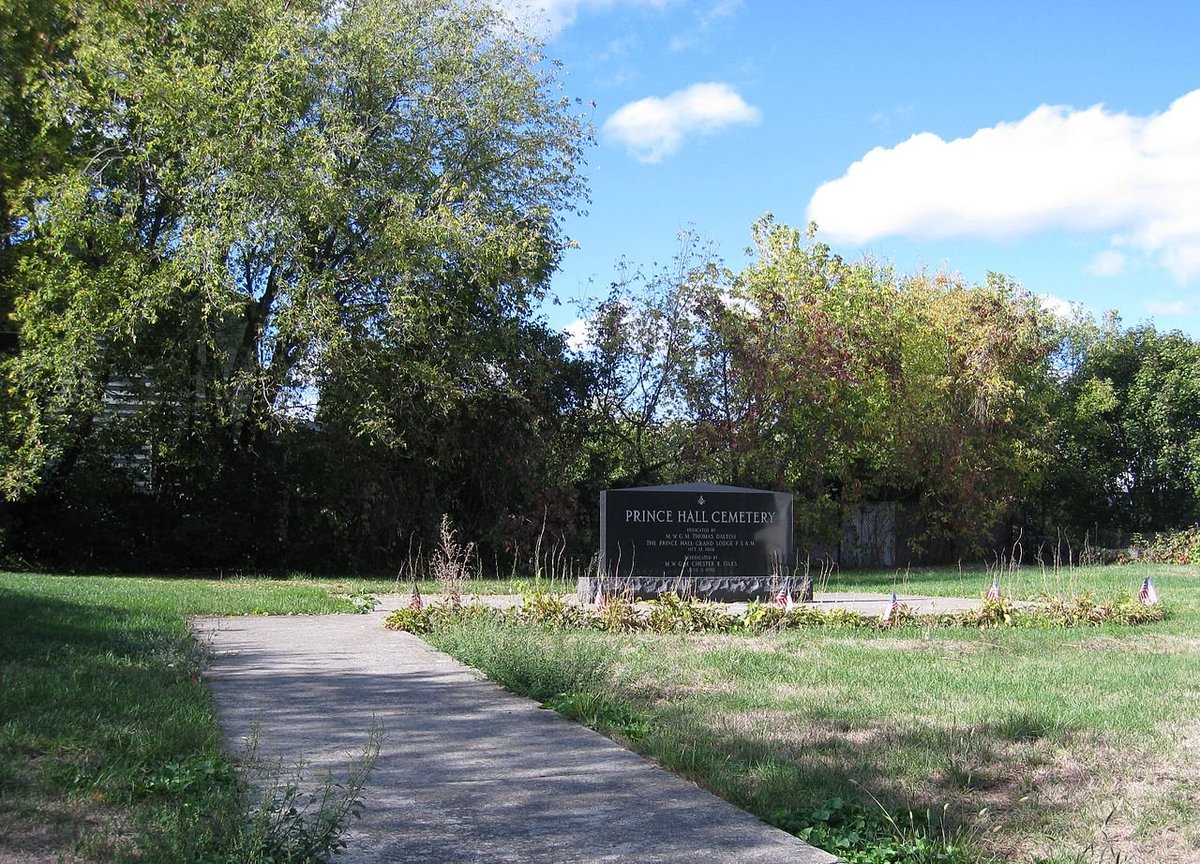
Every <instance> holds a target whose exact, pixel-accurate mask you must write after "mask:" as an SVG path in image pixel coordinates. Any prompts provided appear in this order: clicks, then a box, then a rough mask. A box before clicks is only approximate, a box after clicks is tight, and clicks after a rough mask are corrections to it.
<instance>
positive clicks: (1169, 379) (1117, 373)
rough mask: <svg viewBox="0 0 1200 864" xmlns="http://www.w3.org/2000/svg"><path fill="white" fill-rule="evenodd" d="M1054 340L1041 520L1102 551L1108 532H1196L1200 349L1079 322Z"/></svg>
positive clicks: (1150, 331) (1154, 334) (1140, 331)
mask: <svg viewBox="0 0 1200 864" xmlns="http://www.w3.org/2000/svg"><path fill="white" fill-rule="evenodd" d="M1062 336H1063V343H1062V344H1063V350H1062V352H1061V354H1060V357H1059V366H1060V370H1061V373H1062V391H1061V399H1060V402H1059V411H1058V427H1057V428H1058V432H1059V458H1058V459H1057V460H1056V461H1055V463H1054V466H1053V470H1052V471H1051V472H1050V473H1049V475H1048V478H1047V479H1048V485H1047V487H1046V488H1045V489H1044V490H1043V493H1042V500H1041V502H1040V503H1041V504H1043V507H1042V511H1043V514H1044V515H1043V519H1045V520H1046V521H1048V522H1053V523H1056V524H1057V525H1058V526H1060V527H1063V528H1068V529H1073V531H1074V533H1075V534H1076V535H1082V534H1084V533H1085V532H1088V533H1090V534H1091V536H1092V542H1097V539H1098V540H1099V542H1101V543H1104V544H1107V543H1109V542H1111V541H1112V540H1115V539H1117V538H1115V537H1114V536H1113V533H1114V532H1115V533H1116V534H1120V533H1121V532H1126V533H1127V532H1133V531H1141V532H1146V531H1161V530H1167V529H1173V528H1180V527H1185V526H1189V525H1191V524H1192V523H1194V522H1195V521H1196V520H1197V519H1198V518H1200V344H1197V343H1196V341H1194V340H1192V339H1190V338H1188V337H1187V336H1185V335H1184V334H1182V333H1180V332H1178V331H1173V332H1167V333H1162V332H1159V331H1158V330H1157V329H1156V328H1155V327H1154V326H1153V325H1151V324H1141V325H1138V326H1135V327H1131V328H1125V327H1123V326H1121V323H1120V321H1119V319H1118V318H1117V317H1116V316H1115V315H1109V316H1107V317H1105V318H1104V319H1103V320H1101V321H1099V322H1097V321H1095V320H1094V319H1093V318H1092V317H1091V316H1090V315H1087V314H1085V313H1084V314H1078V315H1076V317H1075V319H1074V320H1073V321H1070V322H1068V323H1066V324H1065V325H1063V327H1062ZM1097 533H1099V534H1100V535H1101V536H1100V537H1099V538H1097V537H1096V534H1097Z"/></svg>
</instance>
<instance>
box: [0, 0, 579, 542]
mask: <svg viewBox="0 0 1200 864" xmlns="http://www.w3.org/2000/svg"><path fill="white" fill-rule="evenodd" d="M10 5H11V8H10ZM10 5H6V6H5V7H4V10H3V13H2V14H3V16H4V17H3V21H0V23H4V24H5V33H6V34H7V33H9V25H11V27H12V29H13V31H14V33H15V35H17V36H18V37H19V38H17V39H16V40H15V41H14V42H13V43H12V44H9V43H8V42H7V40H6V44H5V49H4V50H5V52H6V53H5V59H6V60H8V59H12V60H13V62H14V64H16V66H17V69H16V70H14V73H13V77H12V78H11V79H10V77H9V74H8V68H7V64H6V69H5V74H4V76H2V78H0V105H2V106H3V109H4V111H5V119H6V120H8V119H13V120H17V119H21V120H22V123H21V124H16V125H14V126H12V127H10V126H8V125H7V124H6V125H5V128H4V132H5V136H6V138H7V136H8V133H9V132H10V131H11V132H12V134H14V135H19V136H20V138H21V142H24V143H22V145H21V146H20V147H16V146H14V150H13V151H11V152H12V154H13V155H14V156H17V155H19V156H22V157H23V156H25V155H27V153H28V151H29V147H26V146H25V145H26V144H28V145H29V146H30V147H32V146H34V145H37V146H38V147H42V148H44V149H45V153H46V158H32V157H31V158H29V159H28V160H27V161H25V160H23V161H22V166H23V167H21V168H20V170H19V171H17V169H16V168H15V167H13V166H9V165H8V160H9V155H10V151H9V150H8V148H7V147H5V148H3V150H4V154H5V155H4V157H3V159H2V160H0V161H3V163H4V166H3V170H2V171H0V197H2V198H3V202H2V203H3V204H4V205H5V206H2V207H0V213H2V214H3V224H0V229H3V232H4V233H3V238H2V241H3V243H2V244H0V248H3V250H4V261H3V262H0V264H2V265H3V266H0V313H2V314H3V317H4V319H5V328H6V329H7V328H8V327H9V326H10V325H11V326H12V327H15V328H16V329H17V330H19V344H20V350H19V351H11V352H10V351H7V350H6V351H4V352H0V381H2V383H3V387H0V412H3V418H4V422H3V423H0V457H3V458H2V459H0V464H2V466H3V468H2V470H0V494H3V496H4V497H5V498H9V499H15V498H21V499H29V500H31V499H32V498H34V497H36V498H37V499H38V500H37V505H36V506H34V505H33V504H30V505H29V506H28V507H27V508H26V510H23V511H21V513H20V515H21V516H22V517H23V519H22V524H21V528H22V529H23V531H22V535H23V539H25V540H26V541H27V544H28V546H30V547H32V548H33V549H34V550H35V551H36V552H40V553H44V551H45V550H47V549H49V550H53V549H55V548H56V547H58V548H61V547H63V546H64V545H65V544H62V543H60V542H58V541H59V540H60V539H61V538H62V537H64V536H73V537H75V538H77V539H76V542H75V543H74V544H71V546H74V547H80V546H82V547H85V548H84V549H83V550H81V551H76V552H75V556H76V558H77V559H80V558H86V557H87V554H88V553H89V552H92V553H93V556H94V559H95V560H100V561H105V562H106V563H107V562H113V563H125V564H128V563H130V562H132V561H134V560H139V559H140V560H139V564H140V565H141V566H146V562H145V558H146V557H147V556H152V555H158V556H160V560H161V561H163V562H164V563H175V564H177V565H178V563H186V564H187V565H189V566H195V565H197V564H205V563H210V561H211V563H213V564H214V566H237V565H243V564H244V563H245V562H246V561H247V560H257V561H258V562H260V565H261V562H265V561H271V562H272V563H273V565H275V566H280V564H281V560H282V559H285V557H286V556H288V555H289V554H291V555H292V556H293V557H292V559H291V560H292V561H296V560H297V559H299V560H300V561H304V559H303V558H299V556H296V555H295V553H294V552H291V550H293V549H295V550H303V552H305V553H306V554H307V555H309V556H310V557H309V559H308V561H307V562H305V563H306V564H307V566H312V557H313V556H314V555H316V554H319V553H317V552H316V550H319V549H321V548H322V547H324V548H326V549H336V550H337V551H335V552H333V553H326V554H327V555H328V556H329V560H338V559H341V560H342V561H343V562H345V561H346V560H347V555H348V553H349V554H350V555H351V557H356V558H359V559H363V558H373V559H375V560H376V561H385V560H387V559H388V553H389V552H392V551H394V549H393V548H392V547H393V546H394V545H396V544H397V543H398V542H399V541H400V538H398V537H397V536H395V535H396V529H395V525H396V524H397V522H400V521H402V522H404V523H406V524H408V525H409V526H412V527H410V528H409V530H413V529H414V528H415V529H416V530H418V531H421V532H424V533H425V534H426V537H428V536H429V535H430V534H432V533H433V532H434V531H435V530H436V527H437V526H436V523H434V524H426V522H425V521H423V519H424V517H423V514H425V513H427V512H435V513H437V512H443V511H447V512H449V511H453V512H456V513H458V512H461V511H466V515H467V516H468V517H469V518H468V519H467V520H463V521H462V522H461V523H460V524H463V523H465V527H468V528H469V529H470V530H471V534H472V536H479V535H482V534H484V533H485V531H490V532H495V533H496V534H497V535H498V536H495V537H489V538H488V539H489V540H493V541H494V542H495V544H496V546H497V547H500V546H501V545H502V544H503V542H504V540H505V539H507V538H505V537H503V536H499V534H500V532H499V530H498V529H499V528H500V527H501V526H504V525H506V524H510V523H511V524H518V523H521V522H522V520H530V521H531V520H532V519H533V518H534V517H533V514H534V512H536V513H537V514H538V515H541V514H542V512H543V507H542V499H541V498H537V500H536V503H535V497H536V496H538V495H539V493H546V495H543V497H547V496H552V497H555V498H557V499H558V500H559V501H561V502H564V503H563V504H562V508H563V512H561V513H557V514H553V515H554V516H555V517H556V518H557V519H558V521H560V522H564V523H566V522H569V521H571V519H572V518H573V515H574V514H573V511H571V510H570V509H569V508H568V507H567V503H566V502H570V500H571V496H570V494H569V492H566V493H564V492H561V491H559V492H557V493H556V492H555V489H559V490H561V489H562V488H563V487H565V488H567V489H569V486H566V483H565V481H564V477H565V472H564V471H562V470H560V466H561V464H562V462H563V460H564V459H565V458H567V456H568V455H569V453H570V450H571V448H572V446H573V445H572V444H571V442H570V435H571V433H570V427H571V423H572V421H571V416H572V414H571V412H572V410H573V409H574V408H575V407H576V405H577V404H582V403H584V402H585V401H586V400H585V398H583V395H582V394H583V392H584V390H585V389H586V372H585V370H584V368H583V365H582V364H580V363H578V362H575V361H574V360H572V359H571V358H569V357H568V356H567V355H566V354H565V345H564V343H563V340H562V338H561V337H560V336H559V335H558V334H556V333H554V332H552V331H550V330H549V329H548V328H547V327H546V326H545V325H544V324H542V323H540V322H538V321H536V320H534V318H533V316H532V311H531V310H532V308H533V305H534V304H535V302H536V300H537V299H538V298H539V297H540V296H541V293H542V292H543V291H544V289H545V286H546V284H547V280H548V278H549V275H550V273H551V272H552V271H553V269H554V267H555V266H556V264H557V261H558V258H559V255H560V254H561V253H562V251H563V250H564V249H565V248H566V246H567V244H568V242H569V241H568V240H567V238H566V237H565V235H564V233H563V230H562V226H561V222H560V220H561V217H562V214H563V213H564V212H569V211H570V210H571V209H572V208H573V207H574V206H575V202H576V201H577V200H578V199H579V198H580V197H581V196H582V194H583V183H582V179H581V176H580V173H579V171H580V166H581V160H582V152H583V148H585V147H586V146H587V145H588V143H589V142H590V130H589V128H588V126H587V122H586V120H585V119H584V118H583V117H582V116H581V114H580V113H579V110H578V108H577V107H576V106H575V105H574V103H571V102H570V101H569V100H566V99H564V98H563V97H562V96H561V94H560V93H559V92H558V89H559V85H558V82H557V81H556V80H555V77H554V76H555V71H554V67H553V66H552V65H551V64H547V63H545V62H543V57H542V54H541V50H540V46H539V45H538V44H537V42H536V40H534V39H531V38H529V37H527V36H525V35H523V34H521V33H519V32H518V31H517V29H516V28H515V27H512V26H508V25H507V24H504V25H503V26H501V21H500V19H499V17H498V16H499V15H501V14H503V13H501V12H498V11H497V10H496V9H495V8H494V7H493V6H492V5H490V4H487V3H484V2H464V3H453V4H449V5H447V4H445V3H442V2H439V0H417V2H398V0H367V2H360V3H354V4H351V5H349V6H342V5H339V4H335V3H331V2H326V0H304V2H300V3H292V2H283V0H267V2H244V0H237V2H233V3H227V4H220V5H216V6H214V5H211V4H209V5H200V6H195V5H180V4H177V3H167V2H159V0H151V2H148V3H143V4H136V5H130V4H112V3H102V2H94V0H85V2H81V3H78V4H72V5H70V6H60V4H57V3H48V4H26V3H16V4H10ZM10 11H11V17H12V20H11V21H10V20H9V13H10ZM10 49H11V52H12V57H11V58H10V57H9V56H8V54H9V52H10ZM60 54H61V56H60ZM18 85H19V86H18ZM51 95H52V97H53V98H49V97H50V96H51ZM18 125H20V127H21V128H20V129H18V128H17V126H18ZM51 131H54V132H56V133H57V132H59V131H61V132H65V133H67V141H66V143H65V144H64V145H62V146H61V152H59V149H60V148H59V147H58V145H56V144H54V142H53V140H52V139H53V136H52V135H51V134H50V132H51ZM39 142H40V143H39ZM52 145H53V146H52ZM52 151H53V152H52ZM55 154H57V155H55ZM51 155H53V156H54V158H50V156H51ZM10 167H13V171H14V172H16V173H13V172H10V171H9V170H8V169H9V168H10ZM18 175H19V176H18ZM10 216H11V217H12V218H11V219H10V218H9V217H10ZM4 347H5V348H8V347H12V346H8V345H7V343H6V345H5V346H4ZM314 419H315V420H317V421H319V423H320V429H319V430H315V429H313V428H310V426H309V425H307V421H311V420H314ZM482 430H486V431H487V434H486V435H483V434H480V433H481V431H482ZM485 439H486V442H488V443H489V444H490V445H492V446H490V447H485V446H481V445H480V441H483V440H485ZM468 441H470V442H474V449H475V451H477V452H474V453H472V458H470V459H463V458H462V456H461V454H463V453H464V452H466V451H467V449H468V448H467V447H466V446H465V443H466V442H468ZM518 442H519V443H518ZM542 444H544V445H545V446H541V445H542ZM450 454H457V455H454V456H453V457H452V458H451V455H450ZM485 478H486V479H485ZM497 482H502V483H503V484H504V487H505V488H506V489H507V490H508V494H507V495H504V496H501V497H500V498H499V499H498V498H497V496H496V495H494V494H493V493H494V486H491V485H489V484H494V483H497ZM522 485H524V487H525V488H524V492H523V494H521V493H519V492H518V488H519V487H521V486H522ZM401 490H402V491H401ZM419 490H425V492H424V493H421V492H420V491H419ZM147 499H148V500H147ZM131 502H133V503H131ZM214 502H216V503H214ZM413 502H416V503H413ZM439 503H442V504H446V505H448V506H444V507H440V508H438V507H437V505H438V504H439ZM449 505H453V506H449ZM78 511H87V512H85V513H84V514H83V516H82V518H76V517H75V516H74V515H73V513H74V512H78ZM146 511H149V512H150V513H153V514H154V518H147V512H146ZM397 517H400V518H397ZM552 524H553V523H552ZM89 526H98V527H92V528H90V529H89ZM479 528H482V529H484V530H476V529H479ZM80 529H83V530H85V531H88V533H86V534H81V532H80ZM192 531H195V532H197V533H196V534H195V535H192V534H191V533H190V532H192ZM109 536H112V537H122V538H128V539H125V540H123V541H122V542H123V543H124V544H125V545H124V546H123V547H118V548H104V547H103V546H102V545H101V544H102V543H103V542H104V538H106V537H109ZM199 537H207V540H206V542H205V543H200V542H197V540H198V538H199ZM214 537H216V538H221V540H220V542H219V543H218V542H214V540H213V538H214ZM521 539H524V537H522V538H521ZM93 543H94V544H95V548H93V549H88V548H87V547H89V546H92V545H93ZM114 545H115V544H114ZM355 550H357V551H355ZM72 551H74V550H72ZM181 553H182V554H181ZM275 553H280V554H275ZM206 557H207V558H208V560H204V559H205V558H206ZM197 559H201V560H197ZM152 563H153V562H152ZM289 563H291V562H290V561H284V562H283V563H282V566H288V565H289ZM343 566H345V565H344V563H343Z"/></svg>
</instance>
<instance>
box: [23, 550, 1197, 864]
mask: <svg viewBox="0 0 1200 864" xmlns="http://www.w3.org/2000/svg"><path fill="white" fill-rule="evenodd" d="M1147 574H1149V575H1152V576H1153V578H1154V579H1155V582H1156V585H1157V587H1158V589H1159V592H1160V595H1161V596H1162V597H1163V599H1164V600H1165V601H1166V603H1167V604H1168V605H1169V608H1170V610H1171V612H1172V615H1171V617H1170V618H1168V620H1166V621H1164V622H1161V623H1157V624H1152V625H1147V626H1142V627H1118V626H1106V627H1101V628H1080V629H1071V630H1050V629H1028V630H989V631H965V630H931V631H928V632H926V631H925V630H924V629H923V628H922V627H920V626H911V627H905V628H900V629H894V630H890V631H883V632H874V631H857V630H856V631H852V630H803V631H788V632H784V633H779V634H769V635H759V636H753V637H742V636H692V637H686V636H655V635H647V634H639V635H628V636H617V635H607V634H603V633H595V632H590V633H571V634H565V633H552V632H548V631H545V630H540V629H536V628H517V629H514V628H508V629H507V630H504V631H499V630H488V629H480V628H478V627H477V628H475V629H474V631H471V632H459V633H453V632H446V633H441V634H437V635H436V636H435V637H434V638H435V639H436V640H437V641H438V643H439V644H442V645H443V646H444V647H447V648H449V649H451V650H453V651H454V652H455V653H458V654H459V655H460V656H462V657H464V658H465V659H467V660H468V661H470V662H473V663H475V664H476V665H478V666H480V667H481V668H485V669H491V671H492V674H494V675H496V677H498V678H499V679H500V680H508V681H509V683H511V684H512V685H513V686H514V688H515V689H524V690H526V691H527V692H533V693H535V695H537V696H539V698H542V699H544V700H547V701H549V702H551V703H552V704H555V705H556V706H557V707H559V708H560V709H561V710H563V711H564V713H567V714H568V715H570V716H575V717H578V718H579V719H581V720H583V721H585V722H589V723H591V724H592V725H596V726H598V727H600V728H604V729H606V730H607V731H609V732H610V734H613V735H614V736H615V737H618V738H622V739H624V740H625V741H627V742H628V743H630V744H631V746H633V747H635V748H636V749H639V750H641V751H642V752H644V753H646V754H648V755H650V756H651V757H653V758H655V759H657V760H659V761H660V762H662V763H663V764H665V765H667V766H669V767H671V768H672V769H674V770H676V771H679V772H680V773H683V774H685V775H688V776H690V777H693V778H695V779H696V780H697V781H698V782H700V783H702V784H703V785H705V786H708V787H709V788H712V789H714V790H715V791H717V792H719V793H720V794H722V795H724V796H725V797H727V798H729V799H730V800H733V801H735V802H736V803H738V804H740V805H742V806H744V807H747V808H748V809H750V810H753V811H755V812H758V813H760V814H762V815H763V816H764V817H765V818H768V819H771V820H773V821H775V822H777V823H778V824H781V825H784V826H785V827H789V828H791V829H792V830H797V831H803V830H806V829H805V826H806V825H807V826H811V825H812V824H813V822H814V819H815V820H816V821H817V822H819V823H820V822H821V820H822V819H823V820H825V822H824V823H822V824H825V823H827V824H828V825H834V824H835V823H837V826H838V831H839V832H840V833H838V834H837V836H840V837H845V836H846V835H847V833H848V832H852V830H853V829H854V825H855V824H856V823H855V819H858V818H859V816H860V814H863V813H868V814H876V815H874V816H872V818H873V819H874V821H875V822H879V821H880V818H879V817H878V815H877V814H879V813H882V810H881V809H880V805H881V806H882V808H886V810H887V811H888V813H889V814H891V815H892V816H893V817H894V818H896V819H897V821H898V822H899V823H901V824H900V827H901V828H903V827H904V823H905V820H906V819H907V816H906V814H907V813H908V812H909V811H913V812H914V813H915V814H917V815H916V817H915V818H916V819H917V821H918V822H920V823H927V822H932V823H933V824H934V825H935V829H936V832H941V831H943V830H944V831H945V832H947V836H949V837H951V838H952V839H953V838H955V837H956V836H958V835H956V834H955V832H956V831H961V832H962V837H963V839H964V843H963V844H961V845H962V847H963V848H964V849H965V850H967V852H969V853H970V855H971V856H972V857H971V858H970V859H964V858H961V857H959V858H954V859H951V858H948V857H942V858H938V857H936V850H935V851H933V852H930V854H929V855H928V856H927V857H925V858H921V859H916V858H913V859H908V860H922V861H929V862H948V861H952V860H953V861H961V860H988V858H989V857H990V858H993V859H998V860H1017V861H1053V862H1079V864H1083V862H1087V864H1101V862H1103V864H1116V861H1117V857H1116V856H1117V855H1118V854H1120V855H1122V856H1123V857H1122V858H1121V859H1120V860H1121V861H1126V862H1137V861H1146V862H1178V864H1182V862H1194V861H1198V860H1200V570H1197V569H1195V568H1188V567H1155V568H1150V567H1126V568H1115V567H1114V568H1094V569H1076V570H1070V571H1061V572H1053V571H1042V570H1040V569H1038V568H1034V569H1026V570H1023V571H1020V572H1018V573H1013V574H1005V576H1004V581H1003V582H1002V587H1003V588H1004V589H1005V592H1006V593H1010V594H1013V595H1014V596H1016V597H1018V598H1024V597H1032V596H1035V595H1037V594H1040V593H1042V592H1043V591H1049V592H1050V593H1056V594H1068V593H1080V592H1082V591H1085V590H1091V591H1093V592H1094V593H1096V594H1097V595H1098V596H1103V595H1106V594H1109V593H1112V592H1114V591H1120V592H1122V593H1128V592H1131V591H1133V590H1135V589H1136V587H1137V585H1138V583H1140V581H1141V579H1142V577H1143V576H1144V575H1147ZM989 580H990V576H988V575H987V574H986V573H984V572H983V571H982V570H966V571H959V570H938V571H919V572H918V571H914V572H911V573H903V572H901V573H895V572H887V573H883V572H875V573H844V574H835V576H834V577H832V578H831V579H830V581H829V583H828V584H827V585H826V586H824V587H825V589H826V590H831V591H833V590H837V591H888V590H891V588H892V587H893V585H895V586H896V587H897V589H898V590H899V591H900V592H901V593H913V594H940V595H960V596H961V595H965V596H978V595H979V594H980V593H982V591H983V590H984V588H985V587H986V585H987V582H988V581H989ZM421 587H422V590H423V591H425V592H427V593H430V592H432V591H433V590H434V586H433V585H432V583H423V584H422V586H421ZM524 587H526V588H532V587H534V586H533V583H532V582H528V583H524ZM542 587H545V586H542ZM551 587H553V586H551ZM563 587H569V586H563ZM516 588H517V585H516V584H514V583H484V584H471V585H469V586H468V591H470V592H477V593H505V592H507V591H512V590H515V589H516ZM396 590H400V591H404V590H407V585H406V584H401V585H399V586H397V585H396V583H395V581H394V580H342V581H340V582H339V581H334V580H315V579H306V578H296V579H291V580H278V581H271V580H224V581H217V580H197V579H150V578H115V577H78V576H44V575H28V574H0V860H5V856H6V855H8V856H10V859H9V860H22V861H25V860H31V861H39V860H42V861H55V860H65V861H72V860H80V861H125V860H129V861H133V860H136V861H142V862H157V861H162V862H168V861H169V862H177V861H189V862H199V861H211V862H233V861H251V860H257V859H253V858H251V857H249V855H248V852H247V850H246V848H245V846H244V845H242V846H239V843H242V838H241V835H239V833H238V832H239V828H238V826H239V825H240V824H242V822H243V821H244V819H245V817H246V809H245V802H244V801H242V800H240V799H239V797H238V793H237V787H236V783H235V781H234V777H233V774H232V772H231V770H230V767H229V763H228V762H227V761H226V759H225V757H224V755H223V754H222V753H221V752H220V749H219V736H218V731H217V727H216V722H215V716H214V712H213V707H212V703H211V699H210V697H209V695H208V693H207V691H206V689H205V688H204V687H203V685H202V683H201V682H200V680H199V672H200V670H201V668H202V666H203V662H204V658H203V656H202V654H201V653H200V652H199V651H198V649H197V647H196V645H195V643H194V642H193V641H192V639H191V637H190V636H189V634H188V631H187V625H186V621H187V617H188V616H189V615H194V614H225V615H231V614H285V613H286V614H292V613H316V612H326V611H350V610H351V609H352V608H353V603H352V602H351V598H349V597H347V596H344V595H347V594H353V593H355V592H359V591H396ZM498 666H504V667H506V668H498ZM521 676H525V678H524V679H522V678H521ZM873 798H874V799H877V800H878V802H879V804H878V805H877V804H876V803H875V801H874V800H872V799H873ZM925 814H929V816H930V817H932V818H931V819H930V818H928V817H927V816H926V815H925ZM943 814H944V816H945V820H944V821H945V828H944V829H943V828H942V827H940V826H939V823H940V822H941V821H942V819H941V817H942V815H943ZM817 817H820V818H817ZM898 833H901V834H902V833H904V832H898ZM909 833H911V832H909ZM951 845H953V844H951ZM874 848H875V849H876V852H878V848H879V847H878V846H877V847H874ZM943 848H944V847H943ZM876 852H872V853H871V854H872V855H875V857H863V856H866V855H867V853H865V852H861V850H860V852H858V853H855V852H848V853H847V856H848V857H849V858H850V859H851V860H857V861H864V862H867V861H870V862H872V864H875V862H886V861H889V860H896V859H895V858H887V857H882V853H879V854H876ZM856 854H857V855H859V856H860V857H858V858H857V859H855V858H854V855H856ZM14 855H15V856H16V857H15V858H12V857H11V856H14Z"/></svg>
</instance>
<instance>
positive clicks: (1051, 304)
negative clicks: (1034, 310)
mask: <svg viewBox="0 0 1200 864" xmlns="http://www.w3.org/2000/svg"><path fill="white" fill-rule="evenodd" d="M1038 304H1039V305H1040V306H1041V307H1042V309H1044V310H1045V311H1047V312H1049V313H1050V314H1052V315H1055V316H1057V317H1059V318H1062V319H1063V320H1064V321H1069V320H1070V319H1071V318H1074V317H1075V307H1074V305H1073V304H1072V303H1071V301H1070V300H1064V299H1062V298H1061V297H1055V296H1054V295H1053V294H1039V295H1038Z"/></svg>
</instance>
